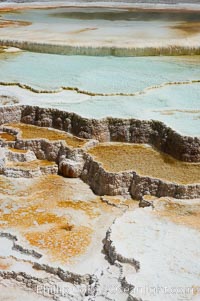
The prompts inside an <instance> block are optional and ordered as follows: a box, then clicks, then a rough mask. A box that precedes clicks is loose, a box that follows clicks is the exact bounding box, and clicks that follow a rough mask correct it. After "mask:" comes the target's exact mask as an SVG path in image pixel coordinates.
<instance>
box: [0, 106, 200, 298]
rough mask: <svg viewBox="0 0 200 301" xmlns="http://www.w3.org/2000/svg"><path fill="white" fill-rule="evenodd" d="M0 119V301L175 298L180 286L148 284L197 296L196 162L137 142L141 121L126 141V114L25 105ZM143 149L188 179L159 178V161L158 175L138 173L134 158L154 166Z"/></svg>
mask: <svg viewBox="0 0 200 301" xmlns="http://www.w3.org/2000/svg"><path fill="white" fill-rule="evenodd" d="M36 111H37V112H36ZM1 118H2V119H1V120H2V125H1V129H0V130H1V134H0V145H1V148H0V171H1V174H0V289H1V290H0V300H1V299H3V300H4V299H5V300H9V298H11V299H12V300H15V301H18V300H26V299H29V300H33V301H36V300H39V301H40V300H41V301H45V300H50V299H51V300H52V299H54V300H58V301H69V300H70V301H75V300H76V301H79V300H80V301H83V300H84V301H86V300H87V301H89V300H90V301H106V300H111V301H131V300H134V301H135V300H139V301H140V300H142V301H143V300H148V301H152V300H153V301H154V300H155V301H157V300H160V299H162V300H163V299H164V300H166V301H168V300H174V301H175V300H177V298H179V297H182V294H180V292H178V293H177V294H173V295H171V294H170V293H168V294H167V296H165V295H163V292H160V291H159V292H158V291H155V289H154V294H153V295H152V291H150V292H149V289H148V288H149V287H151V288H152V287H156V288H157V287H163V286H164V287H167V288H168V289H169V290H170V289H171V287H172V285H173V287H174V286H179V287H183V290H186V288H187V289H190V292H189V296H190V297H191V298H192V299H191V300H194V301H196V300H198V299H195V298H196V297H197V298H198V296H199V295H198V290H197V287H198V279H199V277H198V269H199V267H198V263H197V264H194V263H196V262H198V252H199V251H198V249H199V243H200V237H199V229H200V226H199V215H200V214H199V212H200V202H199V196H200V185H199V184H198V183H196V181H197V182H198V176H199V174H198V168H199V163H192V162H183V161H178V160H177V159H174V158H172V157H170V156H169V155H166V154H162V153H160V152H159V151H158V150H155V149H152V147H151V146H150V145H149V146H147V145H143V144H141V143H143V141H145V142H146V132H143V131H142V129H140V131H139V132H138V135H137V136H135V138H134V139H133V141H131V142H132V143H127V140H129V138H128V137H129V134H128V131H129V130H130V123H129V122H127V121H124V122H125V123H123V122H122V121H121V120H118V121H117V120H112V119H111V120H110V119H108V120H103V121H101V122H98V121H96V120H87V119H82V118H81V117H79V116H77V115H75V114H67V115H66V113H63V115H62V114H60V112H57V111H52V110H42V114H41V112H40V109H38V108H37V109H36V108H32V107H22V108H21V107H18V108H17V107H15V108H14V107H12V108H9V107H8V108H4V109H2V110H1ZM13 121H14V122H13ZM21 121H23V122H26V123H21ZM121 124H123V129H122V128H121ZM127 124H128V126H127ZM134 125H135V124H134ZM139 126H141V124H140V123H139ZM147 126H148V127H149V128H150V127H152V126H153V125H152V124H149V123H147V124H145V127H144V128H145V129H147V128H148V127H147ZM161 126H163V125H161ZM119 127H120V130H119ZM142 127H143V125H142ZM127 128H128V129H127ZM103 129H106V131H105V132H104V131H103ZM133 129H134V127H133ZM168 131H170V129H168ZM116 134H117V136H116ZM74 135H75V136H74ZM79 137H81V138H79ZM136 137H137V139H136ZM147 137H148V135H147ZM188 138H189V139H191V138H190V137H188ZM135 139H136V140H135ZM180 139H181V141H182V142H181V143H185V142H184V141H185V139H186V137H182V136H180ZM102 140H103V141H104V140H108V141H110V140H114V141H115V140H117V141H122V142H106V143H105V142H104V143H102V142H101V141H102ZM138 140H139V141H138ZM147 141H148V140H147ZM191 141H193V142H195V143H196V142H197V141H198V140H195V141H194V140H193V138H192V140H191ZM129 142H130V141H129ZM134 142H140V144H139V145H138V144H136V143H134ZM157 148H158V149H159V147H157ZM102 149H103V151H102ZM138 150H140V152H138ZM105 156H106V158H105ZM148 156H149V159H148ZM122 157H123V160H124V165H123V162H122ZM144 157H145V160H147V161H148V160H149V161H152V162H153V160H155V161H156V164H157V165H158V168H157V170H158V171H159V164H160V167H161V166H162V164H163V162H160V161H159V160H161V158H162V160H164V163H165V164H166V167H165V169H167V164H172V167H173V170H174V174H176V175H177V179H178V176H179V177H180V178H181V179H184V181H185V179H187V184H182V183H175V182H169V181H166V180H165V179H163V178H165V177H161V175H162V174H164V171H163V170H162V168H161V170H160V174H159V175H158V176H159V178H153V177H151V176H152V175H151V174H150V175H149V176H144V175H141V174H140V172H138V166H135V164H136V163H137V164H139V162H141V166H140V168H141V170H142V171H144V170H145V173H146V171H148V172H150V171H151V172H152V166H150V165H149V168H150V169H148V164H144V162H143V161H144ZM175 157H176V156H175ZM155 158H156V159H155ZM136 159H137V160H136ZM103 160H107V161H106V166H104V165H105V164H104V163H105V162H104V163H103V164H102V163H101V162H100V161H102V162H103ZM162 160H161V161H162ZM129 162H130V164H129ZM129 167H131V170H130V169H129ZM134 168H135V170H134ZM146 168H147V169H146ZM185 168H186V169H185ZM132 169H133V170H132ZM179 169H180V170H179ZM141 170H140V171H141ZM186 170H187V171H186ZM181 173H183V174H184V175H182V177H181ZM166 174H167V172H166ZM168 177H170V174H168ZM171 177H172V175H171ZM169 179H170V180H172V178H168V180H169ZM177 182H178V180H177ZM193 182H194V183H193ZM161 196H166V197H167V198H158V199H157V198H156V197H161ZM173 197H175V198H176V199H173ZM178 198H182V199H185V200H179V199H178ZM135 199H138V200H140V202H138V201H136V200H135ZM152 237H153V239H152ZM194 239H195V244H193V241H194ZM174 240H176V242H177V245H176V248H172V246H173V243H174ZM185 241H187V247H185ZM169 248H170V252H169ZM183 250H184V251H183ZM160 252H161V254H160ZM181 252H182V253H183V256H181V257H180V256H179V255H180V253H181ZM149 254H150V257H149ZM158 258H159V260H158ZM161 265H162V266H163V269H164V273H163V272H162V271H160V270H159V267H160V266H161ZM14 292H15V295H14ZM170 292H171V291H170ZM184 292H185V291H184ZM186 293H187V294H188V291H187V292H186ZM165 294H166V293H165ZM19 295H20V298H21V299H19ZM184 296H185V295H184ZM186 296H188V295H186Z"/></svg>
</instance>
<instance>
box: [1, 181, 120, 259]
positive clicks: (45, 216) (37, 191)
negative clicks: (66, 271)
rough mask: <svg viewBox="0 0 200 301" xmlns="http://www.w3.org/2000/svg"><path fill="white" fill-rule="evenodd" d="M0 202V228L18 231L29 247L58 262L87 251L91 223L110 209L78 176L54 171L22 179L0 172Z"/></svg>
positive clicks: (90, 239) (92, 230)
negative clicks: (73, 176)
mask: <svg viewBox="0 0 200 301" xmlns="http://www.w3.org/2000/svg"><path fill="white" fill-rule="evenodd" d="M16 181H17V183H16ZM78 188H79V189H78ZM7 191H9V198H8V194H7ZM79 195H80V199H79ZM81 196H82V197H83V196H84V197H85V198H86V200H82V199H81ZM0 203H1V209H0V230H1V231H4V232H5V231H7V229H9V230H10V229H13V230H14V231H17V232H19V233H20V236H21V237H22V238H23V240H24V242H26V243H27V244H28V247H29V248H33V249H34V248H36V250H37V251H38V252H40V253H42V254H43V255H46V256H47V257H48V258H49V259H50V260H52V261H54V262H57V263H62V264H66V263H70V262H71V261H73V260H74V259H75V258H77V257H78V256H81V255H83V254H85V253H86V252H87V250H88V248H89V246H90V244H91V242H92V237H93V235H94V233H95V231H96V230H95V228H94V223H96V222H97V220H98V218H99V217H100V216H101V215H102V214H104V213H105V212H107V214H108V212H110V210H114V209H113V208H110V206H108V205H106V204H102V203H101V201H100V198H99V197H96V196H94V195H93V194H92V192H91V191H90V189H89V188H88V187H87V186H86V185H85V184H84V183H82V182H81V181H80V180H79V179H66V178H63V177H60V176H58V175H47V176H44V177H39V178H36V179H31V180H30V179H25V181H22V180H20V179H13V178H6V177H4V176H0Z"/></svg>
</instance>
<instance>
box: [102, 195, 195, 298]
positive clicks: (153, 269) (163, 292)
mask: <svg viewBox="0 0 200 301" xmlns="http://www.w3.org/2000/svg"><path fill="white" fill-rule="evenodd" d="M152 203H153V207H152V206H150V207H146V208H139V209H136V210H133V211H128V212H126V213H124V215H123V216H121V217H119V218H117V219H116V220H115V222H114V223H113V225H112V226H111V228H110V229H109V230H108V232H107V237H106V243H105V248H106V251H107V252H108V254H109V257H110V260H111V261H112V262H116V261H120V262H121V265H122V266H123V269H124V274H123V275H124V277H125V279H126V282H127V283H128V285H129V287H130V288H131V290H130V295H129V298H128V300H152V301H154V300H155V301H157V300H166V301H168V300H182V299H185V300H199V269H200V266H199V260H198V258H199V251H197V250H198V248H199V244H200V235H199V225H200V224H199V214H200V200H197V201H195V202H193V201H191V200H187V201H178V200H176V201H175V200H172V199H160V200H155V199H154V201H153V202H152ZM194 242H195V243H194Z"/></svg>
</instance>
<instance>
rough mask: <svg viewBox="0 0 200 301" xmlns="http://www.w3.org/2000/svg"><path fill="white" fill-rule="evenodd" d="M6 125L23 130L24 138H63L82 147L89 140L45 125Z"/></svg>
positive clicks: (73, 144)
mask: <svg viewBox="0 0 200 301" xmlns="http://www.w3.org/2000/svg"><path fill="white" fill-rule="evenodd" d="M6 126H9V127H12V128H15V129H18V130H20V131H21V137H22V139H25V140H28V139H48V140H50V141H58V140H63V141H65V142H66V143H67V145H69V146H71V147H81V146H83V145H84V144H85V143H86V141H87V140H84V139H81V138H78V137H75V136H72V135H70V134H68V133H66V132H63V131H59V130H54V129H50V128H45V127H39V126H34V125H29V124H23V123H9V124H7V125H6Z"/></svg>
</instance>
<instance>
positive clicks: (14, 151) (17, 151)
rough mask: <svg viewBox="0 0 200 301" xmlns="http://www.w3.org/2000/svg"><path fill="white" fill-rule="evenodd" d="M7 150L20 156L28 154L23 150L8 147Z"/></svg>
mask: <svg viewBox="0 0 200 301" xmlns="http://www.w3.org/2000/svg"><path fill="white" fill-rule="evenodd" d="M8 150H9V151H11V152H13V153H20V154H26V153H27V152H28V151H27V150H25V149H18V148H12V147H9V148H8Z"/></svg>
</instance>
